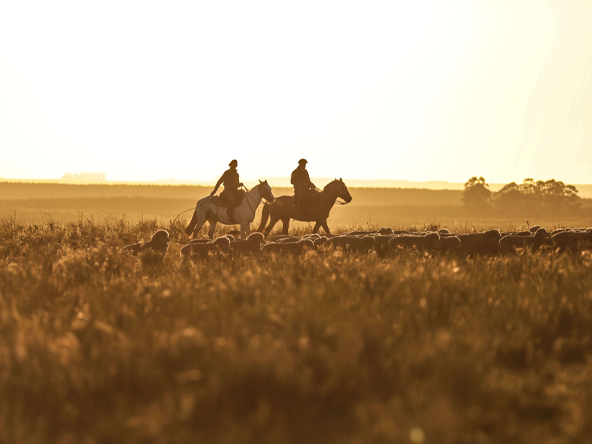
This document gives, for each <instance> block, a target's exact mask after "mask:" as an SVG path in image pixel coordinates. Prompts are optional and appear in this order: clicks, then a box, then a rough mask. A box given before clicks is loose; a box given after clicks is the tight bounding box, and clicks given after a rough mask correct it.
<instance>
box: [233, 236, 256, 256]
mask: <svg viewBox="0 0 592 444" xmlns="http://www.w3.org/2000/svg"><path fill="white" fill-rule="evenodd" d="M264 243H265V238H264V237H263V234H262V233H251V234H250V235H249V237H247V239H244V240H236V241H234V242H230V250H231V251H232V252H233V253H235V254H252V253H259V252H260V251H261V245H262V244H264Z"/></svg>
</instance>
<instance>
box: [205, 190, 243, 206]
mask: <svg viewBox="0 0 592 444" xmlns="http://www.w3.org/2000/svg"><path fill="white" fill-rule="evenodd" d="M244 197H245V190H238V191H237V192H236V204H235V207H238V206H239V205H240V204H241V203H242V202H243V199H244ZM210 203H211V204H213V205H218V206H219V207H227V206H228V201H227V200H226V193H225V192H224V191H223V192H222V193H221V194H220V195H219V196H212V198H211V199H210Z"/></svg>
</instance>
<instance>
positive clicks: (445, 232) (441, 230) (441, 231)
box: [438, 228, 450, 236]
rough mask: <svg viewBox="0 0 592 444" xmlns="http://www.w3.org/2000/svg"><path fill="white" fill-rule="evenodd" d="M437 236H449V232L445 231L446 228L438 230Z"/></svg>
mask: <svg viewBox="0 0 592 444" xmlns="http://www.w3.org/2000/svg"><path fill="white" fill-rule="evenodd" d="M438 234H439V235H440V236H442V235H443V234H444V235H446V234H450V231H448V229H447V228H440V229H439V230H438Z"/></svg>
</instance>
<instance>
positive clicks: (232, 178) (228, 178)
mask: <svg viewBox="0 0 592 444" xmlns="http://www.w3.org/2000/svg"><path fill="white" fill-rule="evenodd" d="M228 166H229V167H230V168H228V169H227V170H226V171H224V174H222V177H221V178H220V180H218V183H216V186H215V187H214V191H212V192H211V193H210V196H213V195H214V194H216V191H217V190H218V188H220V185H222V184H224V191H222V194H220V197H222V196H224V197H225V198H226V202H228V209H227V210H226V212H227V213H228V220H229V222H230V223H231V224H234V223H236V221H235V220H234V207H235V206H236V203H237V201H238V198H239V187H242V186H244V185H243V184H242V182H240V179H239V177H238V171H236V167H237V166H238V162H237V160H236V159H233V160H232V161H230V163H229V164H228Z"/></svg>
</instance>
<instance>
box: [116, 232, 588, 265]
mask: <svg viewBox="0 0 592 444" xmlns="http://www.w3.org/2000/svg"><path fill="white" fill-rule="evenodd" d="M169 242H170V237H169V233H168V232H167V231H166V230H160V231H158V232H156V233H155V234H154V235H153V237H152V239H151V240H150V241H149V242H145V243H137V244H133V245H128V246H126V247H124V248H123V249H122V251H127V252H130V253H132V254H138V253H140V252H143V251H147V250H150V251H153V252H156V253H159V254H161V255H162V257H164V255H166V252H167V250H168V245H169ZM541 248H551V249H553V250H558V251H561V252H562V251H565V250H567V249H569V250H582V249H588V248H592V228H589V229H578V228H563V229H558V230H554V231H552V232H550V233H549V232H548V231H547V230H546V229H545V228H542V227H540V226H538V225H537V226H533V227H530V229H529V230H527V231H520V232H500V231H499V230H489V231H485V232H481V233H470V234H452V233H450V232H449V231H448V230H447V229H445V228H444V229H441V230H439V231H428V232H423V233H413V232H409V231H395V230H393V229H392V228H387V227H383V228H381V229H380V230H377V231H350V232H347V233H343V234H340V235H333V234H326V235H319V234H307V235H304V236H290V235H279V236H274V237H271V238H269V239H265V237H264V236H263V234H261V233H252V234H251V235H250V236H249V237H248V238H247V239H244V240H238V239H235V237H234V236H233V235H231V234H227V235H225V236H222V237H218V238H216V239H214V240H211V239H195V240H192V241H190V242H188V243H187V244H186V245H185V246H183V247H182V248H181V257H182V258H189V259H205V258H207V257H209V256H212V255H233V254H234V255H236V254H239V255H252V254H284V253H287V254H300V253H303V252H305V251H312V250H327V251H328V250H337V249H340V250H342V251H346V252H357V253H364V252H368V251H376V252H377V253H378V254H379V255H380V256H387V255H388V254H393V253H396V252H397V251H399V250H402V249H416V250H419V251H427V252H442V253H451V252H455V253H465V254H492V255H495V254H507V253H511V252H514V251H516V250H517V249H527V250H530V251H536V250H538V249H541Z"/></svg>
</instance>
